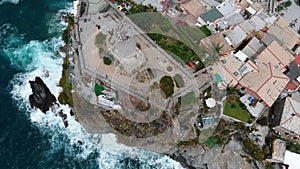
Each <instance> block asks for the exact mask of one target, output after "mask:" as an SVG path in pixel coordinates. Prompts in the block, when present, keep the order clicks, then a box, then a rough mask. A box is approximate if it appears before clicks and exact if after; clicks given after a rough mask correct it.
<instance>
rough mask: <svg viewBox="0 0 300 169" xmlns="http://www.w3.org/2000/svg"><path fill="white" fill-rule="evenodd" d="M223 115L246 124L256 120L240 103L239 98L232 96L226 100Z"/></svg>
mask: <svg viewBox="0 0 300 169" xmlns="http://www.w3.org/2000/svg"><path fill="white" fill-rule="evenodd" d="M223 113H224V114H225V115H227V116H230V117H233V118H235V119H238V120H241V121H244V122H246V123H252V122H253V121H254V118H253V117H252V116H251V115H250V113H249V112H248V111H247V109H246V106H245V105H244V104H243V103H241V102H240V100H239V99H238V97H237V96H234V97H232V96H231V97H230V98H227V99H226V101H225V106H224V112H223Z"/></svg>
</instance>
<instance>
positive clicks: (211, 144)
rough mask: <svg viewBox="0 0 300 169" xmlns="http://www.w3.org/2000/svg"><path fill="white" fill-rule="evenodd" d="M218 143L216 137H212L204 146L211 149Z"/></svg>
mask: <svg viewBox="0 0 300 169" xmlns="http://www.w3.org/2000/svg"><path fill="white" fill-rule="evenodd" d="M218 142H219V137H218V136H212V137H209V138H208V139H207V140H205V141H204V144H206V145H207V146H208V147H210V148H212V147H214V146H215V145H216V144H217V143H218Z"/></svg>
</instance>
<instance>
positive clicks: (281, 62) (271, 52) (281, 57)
mask: <svg viewBox="0 0 300 169" xmlns="http://www.w3.org/2000/svg"><path fill="white" fill-rule="evenodd" d="M293 60H294V57H293V56H292V55H291V54H290V53H289V52H287V51H286V50H285V49H283V47H281V46H280V45H279V44H278V43H277V42H276V41H273V42H272V43H271V44H270V45H269V46H267V48H266V49H265V50H263V51H262V52H261V53H260V54H259V55H258V56H257V58H256V59H255V61H256V62H258V63H264V64H267V63H269V62H270V63H272V65H274V66H275V67H278V69H280V70H281V71H282V72H283V71H284V70H285V67H286V66H287V65H288V64H289V63H291V62H292V61H293Z"/></svg>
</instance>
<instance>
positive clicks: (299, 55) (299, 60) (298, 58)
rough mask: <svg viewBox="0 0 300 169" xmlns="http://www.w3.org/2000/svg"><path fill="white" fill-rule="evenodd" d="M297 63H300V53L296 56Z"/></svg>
mask: <svg viewBox="0 0 300 169" xmlns="http://www.w3.org/2000/svg"><path fill="white" fill-rule="evenodd" d="M295 63H297V65H300V53H299V54H298V55H297V56H296V58H295ZM298 67H299V66H298Z"/></svg>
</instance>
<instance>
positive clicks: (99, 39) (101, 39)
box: [95, 32, 106, 46]
mask: <svg viewBox="0 0 300 169" xmlns="http://www.w3.org/2000/svg"><path fill="white" fill-rule="evenodd" d="M105 39H106V36H105V35H104V34H103V33H101V32H99V34H98V35H97V36H96V39H95V44H96V45H97V46H100V45H102V44H103V43H104V42H105Z"/></svg>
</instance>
